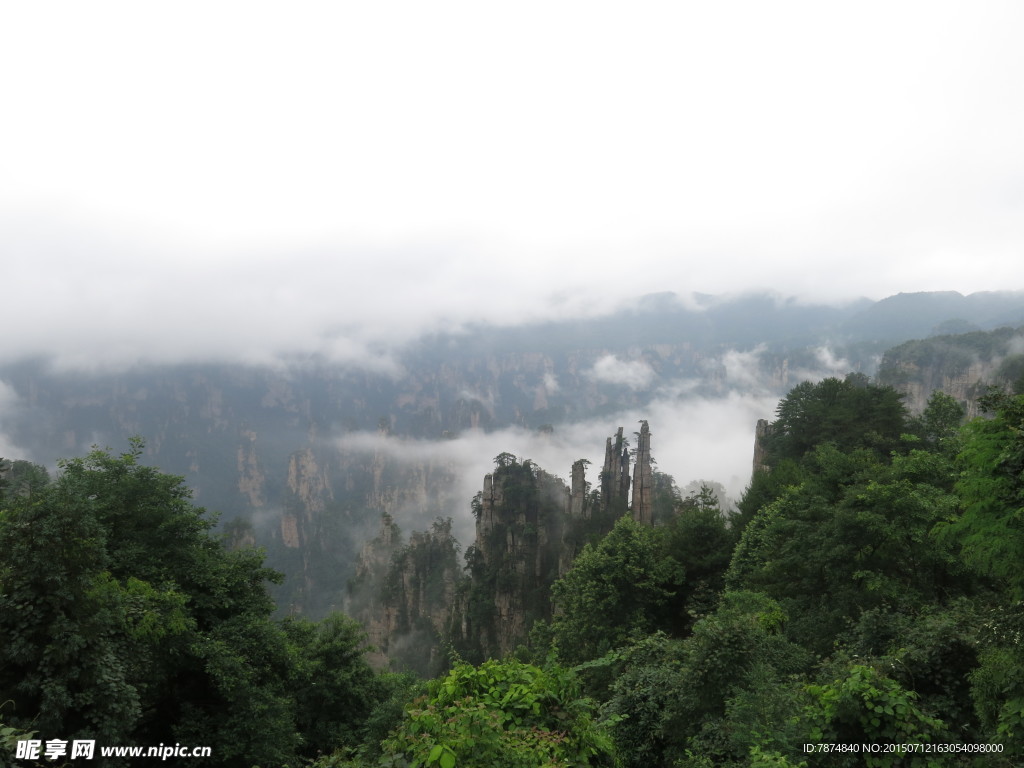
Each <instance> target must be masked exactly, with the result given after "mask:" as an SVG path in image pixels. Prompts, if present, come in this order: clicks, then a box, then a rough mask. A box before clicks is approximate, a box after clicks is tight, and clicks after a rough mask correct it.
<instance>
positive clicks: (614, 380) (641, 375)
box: [590, 355, 657, 391]
mask: <svg viewBox="0 0 1024 768" xmlns="http://www.w3.org/2000/svg"><path fill="white" fill-rule="evenodd" d="M590 375H591V376H592V377H593V378H595V379H596V380H598V381H603V382H605V383H606V384H615V385H617V386H622V387H629V388H630V389H632V390H633V391H638V390H642V389H648V388H650V386H651V383H652V382H653V381H654V379H655V377H656V376H657V374H656V373H655V372H654V369H653V368H651V366H649V365H648V364H647V363H645V362H644V361H643V360H620V359H619V358H618V357H616V356H615V355H604V356H602V357H600V358H598V359H597V361H596V362H595V363H594V367H593V368H591V369H590Z"/></svg>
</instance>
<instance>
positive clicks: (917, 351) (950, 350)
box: [878, 328, 1024, 418]
mask: <svg viewBox="0 0 1024 768" xmlns="http://www.w3.org/2000/svg"><path fill="white" fill-rule="evenodd" d="M1022 376H1024V328H999V329H996V330H994V331H988V332H982V331H975V332H972V333H964V334H957V335H948V336H935V337H932V338H929V339H921V340H917V341H909V342H906V343H904V344H900V345H899V346H897V347H894V348H892V349H890V350H889V351H888V352H886V353H885V356H884V357H883V359H882V363H881V365H880V366H879V370H878V381H879V383H880V384H886V385H888V386H891V387H893V388H895V389H896V390H897V391H899V392H902V393H903V395H904V403H905V404H906V406H907V408H908V410H910V412H911V413H914V414H920V413H921V412H922V411H924V408H925V406H926V405H927V403H928V398H929V397H931V394H932V392H935V391H936V390H938V391H941V392H944V393H946V394H947V395H949V396H950V397H952V398H954V399H956V400H957V401H959V402H960V403H961V404H962V405H964V406H965V408H966V409H967V417H968V418H974V417H975V416H978V415H979V412H978V407H977V402H976V399H977V398H978V396H979V395H982V394H984V392H985V390H986V389H987V388H988V387H989V386H996V387H1000V388H1002V389H1005V390H1007V391H1010V390H1011V389H1012V388H1013V387H1014V385H1015V384H1016V383H1017V382H1020V381H1024V379H1022Z"/></svg>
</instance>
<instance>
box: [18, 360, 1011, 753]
mask: <svg viewBox="0 0 1024 768" xmlns="http://www.w3.org/2000/svg"><path fill="white" fill-rule="evenodd" d="M976 407H977V409H978V411H979V412H981V413H982V416H980V417H978V418H975V419H973V420H970V421H967V422H966V423H964V422H965V412H966V409H965V405H964V404H963V403H960V402H958V401H957V400H955V399H953V398H952V397H949V396H948V395H945V394H943V393H942V392H936V393H934V394H933V395H932V396H931V398H930V399H929V400H928V403H927V407H926V408H925V409H924V411H923V413H921V414H920V415H919V416H911V415H910V413H909V412H908V411H907V409H906V408H905V406H904V404H903V402H902V399H901V396H900V394H899V393H898V392H897V391H896V390H894V389H892V388H890V387H888V386H884V385H880V384H878V383H875V382H873V381H871V380H870V379H868V378H867V377H866V376H863V375H860V374H852V375H849V376H847V377H846V378H844V379H839V378H828V379H825V380H823V381H820V382H817V383H811V382H805V383H802V384H800V385H798V386H796V387H795V388H793V389H792V390H791V391H790V392H789V394H788V395H787V396H786V397H785V398H783V399H782V401H781V402H780V404H779V406H778V409H777V412H776V418H775V420H774V421H772V422H771V424H770V425H768V426H767V428H766V429H765V430H764V431H763V434H764V439H763V445H762V446H761V448H762V455H761V461H760V469H759V470H758V471H757V472H755V474H754V476H753V478H752V481H751V483H750V485H749V487H748V489H747V491H746V493H745V494H744V496H743V498H742V499H741V500H740V502H739V505H738V510H736V511H735V512H734V513H731V514H727V511H726V510H723V509H721V508H720V504H719V501H718V499H717V497H716V496H715V495H714V494H713V493H712V492H711V490H710V489H708V488H705V489H702V490H701V491H699V492H696V493H693V494H690V495H688V496H685V497H683V496H681V495H680V494H679V493H678V492H677V491H675V490H674V488H673V485H672V483H671V480H670V478H667V476H663V475H659V477H660V478H661V479H660V481H659V483H657V484H656V492H655V494H654V498H655V499H656V500H657V504H656V509H655V512H654V513H653V514H650V515H647V514H646V513H645V515H643V516H639V515H637V510H635V509H628V508H623V505H622V503H621V500H618V499H617V500H616V501H615V503H609V500H608V499H607V498H604V499H603V498H602V496H603V495H604V496H607V495H608V494H609V493H610V489H611V488H613V484H610V483H605V482H602V484H601V487H600V488H594V489H586V491H587V494H586V498H585V499H584V500H583V502H584V504H585V507H581V509H583V508H585V509H589V510H590V513H589V514H587V515H582V516H580V517H578V518H573V519H567V520H565V521H563V522H562V523H561V524H560V525H561V528H559V531H560V539H559V542H553V541H551V540H550V539H545V538H544V537H542V536H540V535H539V531H540V530H541V529H543V528H544V526H542V525H539V522H540V521H541V520H542V519H543V518H544V517H545V516H548V517H550V516H551V515H553V514H555V512H553V511H552V507H551V503H550V499H551V498H553V497H552V495H551V494H545V493H541V492H540V491H541V490H542V489H543V488H545V487H548V486H551V484H552V480H551V476H549V475H547V473H545V472H544V471H543V470H541V469H540V468H538V467H536V466H535V465H533V463H532V462H529V461H528V460H525V459H520V458H518V457H515V456H511V455H510V454H502V455H500V456H499V457H497V459H496V467H495V472H494V475H493V476H492V479H491V483H492V494H493V488H494V486H495V484H498V485H500V487H501V488H502V492H503V493H504V496H505V498H506V501H507V500H508V499H507V497H509V496H511V497H512V500H511V502H509V503H514V504H515V505H518V506H517V507H516V508H517V509H522V510H524V511H523V513H522V517H521V525H522V527H521V529H519V530H518V532H515V531H511V530H506V529H502V530H500V531H499V530H497V529H495V528H487V529H486V530H487V535H489V536H492V537H496V538H497V539H500V540H501V541H505V542H512V541H513V540H514V541H516V542H519V541H523V542H525V543H524V544H522V546H520V545H519V544H518V543H517V544H516V545H515V547H514V548H513V547H512V546H511V544H510V545H509V546H508V547H507V548H506V549H507V551H510V552H511V551H515V552H518V553H520V554H522V552H524V551H530V552H533V553H534V554H532V555H530V559H529V562H530V563H531V564H532V566H531V567H533V568H535V573H536V574H537V575H538V576H539V577H540V581H538V580H537V579H529V578H526V575H525V574H524V572H523V571H522V569H521V568H519V567H518V566H517V567H510V568H507V569H506V568H502V561H496V560H494V559H493V558H488V557H487V556H486V554H482V553H481V552H480V551H479V550H477V549H476V548H470V550H469V551H467V552H466V553H465V557H464V560H465V563H466V565H465V569H460V568H458V567H455V568H453V563H454V559H455V555H456V552H455V546H454V545H453V544H452V543H451V539H450V529H446V527H445V521H443V520H440V521H439V522H438V524H437V525H436V526H435V528H434V530H433V531H432V532H431V534H429V535H421V536H419V537H417V538H416V539H415V540H414V541H412V542H410V544H408V545H405V546H402V547H399V548H397V549H396V550H395V553H394V555H393V557H394V558H395V559H396V561H401V559H402V558H405V559H406V560H408V561H409V562H413V561H416V562H419V561H421V560H422V559H423V558H426V559H428V560H429V559H430V558H431V557H433V555H431V554H430V553H431V552H435V553H437V552H439V553H440V555H439V556H438V562H439V563H440V564H441V567H442V571H443V572H446V573H453V572H454V573H455V574H456V575H455V576H453V577H452V579H453V581H451V583H450V584H448V585H446V582H445V580H444V579H440V580H435V582H434V586H433V587H432V589H433V590H434V592H435V593H436V594H437V595H438V596H440V598H441V599H449V597H448V595H456V597H453V598H451V599H452V600H453V602H455V603H456V604H458V605H461V606H463V609H464V615H462V616H461V617H460V618H458V619H457V620H455V621H452V622H451V623H450V625H449V630H450V631H449V632H448V633H447V635H445V636H443V637H442V638H441V640H442V642H443V645H442V647H443V651H444V652H443V654H441V655H440V656H439V657H438V658H436V659H435V660H434V661H435V666H436V668H433V669H430V670H428V671H427V674H428V675H430V679H427V680H424V679H423V677H422V676H420V675H416V674H413V673H411V672H409V671H402V670H396V671H387V672H380V671H375V670H374V669H373V668H372V667H371V666H370V664H369V663H368V661H367V651H368V650H369V649H368V647H367V641H366V636H365V633H364V631H363V629H362V627H361V626H360V625H359V624H358V623H357V622H355V621H354V620H353V619H350V618H348V617H346V616H344V615H341V614H332V615H329V616H327V617H326V618H324V619H321V620H320V621H317V622H312V621H308V620H304V619H300V618H294V617H291V618H279V617H277V616H275V614H274V605H273V603H272V601H271V599H270V597H269V596H268V591H267V589H268V585H270V584H273V583H274V582H276V581H279V580H280V578H281V576H280V575H279V574H278V573H276V572H274V571H272V570H270V569H268V568H266V567H265V566H264V563H263V556H262V554H261V553H260V552H259V551H258V550H254V549H248V548H245V547H239V546H229V545H228V539H229V537H227V536H224V535H215V533H214V519H213V517H212V516H211V515H210V514H208V513H207V512H206V511H205V510H204V509H202V508H200V507H197V506H195V505H194V504H193V502H192V500H191V497H190V492H189V491H188V489H187V487H186V486H185V484H184V482H183V481H182V479H181V478H180V477H176V476H172V475H167V474H163V473H161V472H160V471H158V470H156V469H154V468H152V467H149V466H146V465H145V464H144V463H143V462H142V461H141V458H142V456H143V447H142V444H141V441H135V442H134V443H133V444H132V447H131V449H130V450H129V451H127V452H125V453H123V454H121V455H112V454H111V453H110V452H108V451H103V450H98V449H97V450H94V451H92V452H91V453H89V454H88V455H86V456H84V457H82V458H73V459H68V460H65V461H63V462H62V463H61V465H60V468H59V471H58V473H57V476H56V477H54V478H51V477H50V476H49V475H48V473H47V472H46V471H45V470H44V469H42V468H41V467H37V466H35V465H32V464H29V463H27V462H23V461H12V462H4V472H3V474H2V478H3V487H2V489H0V493H2V497H0V498H2V504H0V764H8V763H10V764H12V765H32V764H40V765H44V764H45V765H60V764H62V762H68V761H69V759H70V756H69V755H68V754H67V753H66V752H65V753H61V752H59V751H58V752H57V753H56V754H55V755H54V758H55V759H52V760H48V759H45V755H44V754H43V753H40V754H39V755H38V760H33V759H17V758H16V757H14V754H15V750H16V748H17V743H18V742H19V741H21V742H22V743H24V742H25V740H26V739H37V740H39V741H40V742H42V744H43V746H44V748H45V746H47V745H48V744H49V743H50V742H52V740H57V739H59V740H67V741H68V743H69V744H70V741H71V740H74V739H95V740H96V741H97V743H98V744H100V745H117V744H122V745H124V744H127V745H157V744H160V745H164V744H176V745H188V746H209V747H211V752H212V754H211V756H209V757H206V758H203V759H200V760H195V759H192V760H185V759H181V760H180V761H179V762H178V763H177V764H181V765H185V764H197V765H218V766H238V767H239V768H248V767H249V766H262V767H263V768H268V767H269V766H275V767H280V766H301V765H315V766H351V767H355V766H371V765H387V766H433V765H438V766H441V767H442V768H455V767H457V766H465V767H469V766H542V765H544V766H586V765H591V766H598V765H605V766H629V767H632V766H652V765H653V766H658V765H663V766H679V767H682V766H686V767H688V768H696V767H698V766H701V767H703V766H737V767H738V766H760V767H766V766H780V767H781V766H792V767H794V768H795V767H796V766H847V765H849V766H857V765H869V766H898V765H920V766H930V765H938V766H947V765H948V766H971V765H986V766H992V765H995V766H1000V765H1002V766H1010V765H1016V764H1019V762H1020V761H1021V760H1024V651H1022V646H1021V632H1022V630H1024V612H1022V606H1024V602H1022V600H1024V570H1022V569H1021V567H1020V564H1021V562H1022V557H1024V523H1022V521H1021V515H1022V508H1024V506H1022V505H1024V388H1022V387H1021V382H1019V381H1018V383H1017V385H1016V388H1015V390H1014V392H1013V393H1010V392H1008V391H1005V390H1001V389H995V388H993V389H991V390H988V391H986V392H985V393H984V394H983V395H981V396H980V397H979V399H978V401H977V403H976ZM645 428H646V425H645ZM607 479H609V478H608V477H607V476H606V475H605V474H604V473H603V474H602V481H604V480H607ZM565 493H566V494H567V496H566V498H570V496H571V494H570V492H569V491H568V490H566V491H565ZM636 498H637V497H636V495H634V504H636ZM484 501H485V499H484V498H478V500H477V502H476V503H475V504H474V511H475V513H476V515H477V523H478V531H479V530H480V520H481V517H482V516H483V514H484V512H485V504H484ZM570 506H571V504H570ZM531 510H532V511H531ZM530 515H533V517H530ZM516 519H517V520H519V519H520V518H519V517H517V518H516ZM514 534H515V535H514ZM516 536H519V537H520V538H516ZM531 537H532V538H531ZM566 542H570V543H571V545H572V549H573V555H574V556H573V558H572V559H571V562H564V558H562V557H561V556H560V552H561V547H562V545H564V544H565V543H566ZM236 544H237V542H236ZM524 547H525V548H526V549H524ZM530 547H532V549H530ZM424 553H426V554H424ZM503 562H506V563H509V564H511V565H514V564H515V563H516V562H519V563H521V562H526V561H524V560H522V559H521V558H520V560H518V561H513V560H509V561H503ZM460 570H462V571H463V573H461V574H460V573H458V571H460ZM399 572H400V571H399ZM382 573H383V574H384V576H385V577H386V576H387V574H388V573H394V571H390V570H389V569H388V568H384V569H383V571H382ZM463 579H465V580H463ZM386 581H387V579H386V578H385V582H386ZM456 582H457V583H456ZM538 583H541V584H543V585H544V589H543V590H539V591H538V590H537V589H536V588H535V587H536V585H537V584H538ZM527 585H533V586H534V591H532V592H528V593H527V592H522V590H523V589H525V588H526V586H527ZM389 588H390V589H392V590H395V589H399V588H400V584H398V583H394V582H393V583H390V586H389ZM449 588H450V589H453V590H454V592H451V593H448V592H446V589H449ZM502 590H504V592H505V593H510V594H511V593H515V594H518V595H519V597H518V599H519V600H520V602H521V603H522V604H523V605H524V606H526V609H527V610H526V611H525V613H523V615H525V616H527V617H528V625H529V626H526V627H525V628H524V629H525V632H524V635H523V637H522V641H521V642H518V643H517V644H516V647H515V648H511V649H503V652H502V653H501V654H495V653H493V648H494V647H500V646H501V643H500V642H498V641H499V638H498V637H489V635H488V634H487V633H486V632H479V631H476V632H474V631H473V628H474V626H476V627H480V626H483V625H485V624H486V622H485V619H486V616H487V614H488V612H491V613H493V611H494V610H495V603H494V596H495V595H496V594H499V593H501V592H502ZM487 626H494V625H493V624H492V625H487ZM488 638H489V639H488ZM489 643H490V644H489ZM892 745H896V747H895V748H894V747H893V746H892ZM873 750H876V751H873ZM103 761H105V762H104V764H106V765H120V764H124V765H128V764H131V763H130V761H128V760H127V759H122V758H116V757H105V758H103ZM171 762H172V763H173V762H174V761H171Z"/></svg>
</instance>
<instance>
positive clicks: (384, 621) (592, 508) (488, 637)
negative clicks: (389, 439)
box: [350, 422, 675, 670]
mask: <svg viewBox="0 0 1024 768" xmlns="http://www.w3.org/2000/svg"><path fill="white" fill-rule="evenodd" d="M638 442H639V448H638V452H637V462H636V465H635V476H636V478H637V479H636V481H635V482H634V483H633V488H634V493H633V497H632V503H633V508H634V511H633V514H634V517H636V518H637V519H639V520H641V521H643V522H645V523H646V524H649V525H650V524H653V516H654V507H655V504H656V501H657V499H655V496H656V495H657V490H656V489H655V480H656V478H655V476H654V473H653V472H652V468H651V467H652V460H651V452H650V443H651V441H650V430H649V428H648V426H647V422H642V427H641V432H640V435H639V440H638ZM586 465H587V462H586V461H584V460H580V461H577V462H575V463H574V464H573V466H572V471H571V484H570V485H568V486H567V485H566V484H565V482H564V481H563V480H562V479H561V478H559V477H556V476H554V475H552V474H550V473H548V472H546V471H544V470H543V469H541V468H539V467H537V466H536V465H535V464H533V463H532V462H531V461H529V460H520V459H519V458H518V457H516V456H513V455H512V454H508V453H503V454H501V455H499V456H498V457H497V459H496V467H495V471H494V472H492V473H490V474H487V475H486V476H485V477H484V480H483V488H482V490H481V491H480V492H479V493H478V494H477V496H476V498H475V499H474V500H473V504H472V507H473V513H474V517H475V522H476V529H475V540H474V542H473V544H472V546H470V547H469V548H468V549H467V552H466V557H465V561H466V567H465V571H466V572H467V573H466V575H462V574H461V572H460V571H459V569H458V568H457V567H456V564H455V554H454V553H455V551H456V548H457V545H456V544H455V543H454V539H453V538H452V537H451V521H450V520H448V521H446V522H445V521H441V520H439V521H438V522H436V523H435V524H434V527H433V529H432V530H431V531H430V532H429V533H426V534H423V533H414V534H412V536H411V537H410V540H409V542H408V543H407V544H402V543H401V540H400V537H399V536H398V534H397V528H396V526H394V524H393V522H392V521H391V518H390V517H388V516H385V517H384V519H383V520H384V522H383V523H382V527H381V531H380V533H379V534H378V535H377V537H376V538H374V539H373V540H372V541H370V542H368V543H367V544H366V545H364V546H363V548H362V550H361V552H360V556H359V563H358V566H357V575H356V577H355V578H354V579H353V581H352V583H351V585H350V594H351V602H350V605H351V609H350V610H351V612H352V613H353V615H356V616H357V617H358V618H360V619H361V620H362V621H363V622H364V623H365V624H366V626H367V629H368V632H369V634H370V638H371V641H372V642H373V644H374V645H375V646H376V647H377V648H379V649H380V651H381V656H380V657H379V661H381V662H383V660H384V659H385V658H388V659H390V660H392V661H395V662H397V663H399V664H404V665H406V666H415V667H417V668H419V669H421V670H423V669H425V668H426V667H425V666H424V665H426V666H431V665H433V664H435V663H436V662H437V661H438V660H439V659H440V648H442V647H443V646H445V645H447V644H450V645H452V646H454V647H455V648H456V649H457V650H458V651H459V652H460V653H461V654H462V655H463V656H464V657H465V658H468V659H482V658H486V657H492V656H503V655H505V654H508V653H510V652H512V651H514V650H515V648H516V647H517V646H518V645H520V644H521V643H523V642H524V641H525V640H526V638H527V635H528V634H529V631H530V628H531V626H532V625H533V623H534V622H535V621H537V620H539V619H545V620H549V619H551V617H552V614H553V612H554V606H553V605H552V602H551V597H550V590H551V586H552V584H553V583H554V581H555V580H556V579H557V578H558V577H559V576H561V575H562V574H564V573H565V572H566V571H567V570H568V569H569V568H570V567H571V565H572V561H573V560H574V559H575V557H576V555H577V554H578V553H579V552H580V550H581V549H582V548H583V546H584V544H585V543H586V542H587V541H588V540H593V539H595V538H597V537H600V536H602V535H604V534H605V533H606V532H607V531H608V530H610V529H611V527H612V526H613V525H614V523H615V520H616V519H617V518H618V517H620V516H621V515H622V514H628V513H629V507H628V504H627V502H628V501H629V499H628V498H626V494H627V493H628V489H629V487H630V477H629V474H630V465H631V462H630V453H629V447H628V445H627V444H626V442H625V440H624V439H623V436H622V428H619V429H618V431H617V433H616V435H615V437H614V439H613V438H609V439H608V443H607V451H606V457H605V464H604V466H605V467H612V468H613V469H614V471H613V472H610V473H609V472H608V471H607V470H603V471H602V473H601V475H602V482H603V483H604V488H605V491H604V493H610V494H612V496H611V499H608V498H606V497H605V496H604V493H602V492H601V491H598V492H594V493H591V492H590V490H589V484H588V482H587V479H586ZM637 489H639V491H638V490H637ZM645 489H646V490H645ZM663 490H664V491H665V493H666V494H667V497H668V498H675V496H674V495H673V489H671V488H667V489H663ZM610 502H611V503H610ZM413 646H414V647H415V652H411V653H410V652H409V649H410V648H411V647H413ZM425 658H428V659H429V660H432V661H429V660H428V661H426V662H425V661H424V659H425Z"/></svg>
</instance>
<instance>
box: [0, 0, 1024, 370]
mask: <svg viewBox="0 0 1024 768" xmlns="http://www.w3.org/2000/svg"><path fill="white" fill-rule="evenodd" d="M1022 37H1024V4H1021V3H1019V2H969V3H968V2H959V3H949V2H940V1H939V2H937V1H936V0H928V2H892V1H891V0H887V1H886V2H857V3H822V2H815V1H809V2H761V1H756V2H699V3H698V2H664V3H661V2H653V3H644V2H632V3H628V4H626V3H600V2H586V3H583V2H552V1H551V0H545V2H524V1H522V0H520V1H519V2H515V3H502V4H497V3H482V2H479V1H478V0H477V1H469V2H461V3H459V2H444V1H443V0H441V1H440V2H431V3H423V2H417V3H413V2H409V3H395V2H371V3H356V2H330V3H327V2H322V3H321V2H305V3H283V2H281V3H260V2H251V1H249V2H244V3H243V2H209V1H208V0H204V2H181V1H179V2H174V3H139V2H102V1H98V2H89V3H79V2H75V3H72V2H67V3H61V2H45V1H40V2H32V3H5V4H4V5H3V9H2V10H0V73H2V74H0V110H2V119H0V255H2V258H3V300H2V303H0V321H2V322H3V326H4V329H5V331H6V337H5V343H4V345H3V351H2V352H0V359H10V358H12V357H15V356H17V355H20V354H24V353H27V352H32V351H49V352H53V353H59V354H60V355H62V357H63V359H65V360H66V361H68V362H72V363H75V362H80V363H90V362H95V361H97V360H114V361H131V360H134V359H166V360H172V359H180V358H184V357H196V356H199V357H204V356H207V357H217V356H233V357H238V356H241V357H245V358H246V359H271V358H273V357H274V355H276V354H278V353H280V352H282V351H284V350H287V349H298V350H301V351H322V352H325V353H327V354H331V355H333V356H335V357H337V358H339V359H360V360H365V359H370V360H371V361H377V362H371V364H379V365H382V366H384V365H387V362H386V360H384V359H383V358H380V356H379V354H378V353H379V349H378V347H377V345H378V344H380V343H386V342H388V341H393V340H397V339H403V338H407V337H408V335H409V334H411V333H415V332H417V331H418V330H423V329H432V328H436V327H439V326H440V327H443V326H445V325H451V324H456V323H459V322H464V321H466V320H469V319H483V320H490V321H495V322H516V321H519V320H523V319H535V318H538V317H543V316H546V315H550V314H572V313H577V312H594V311H598V310H600V309H605V308H611V307H612V306H614V305H615V304H616V303H617V302H620V301H623V300H625V299H627V298H629V297H631V296H635V295H638V294H642V293H646V292H652V291H665V290H672V291H676V292H680V293H685V292H689V291H700V292H706V293H722V292H736V291H747V290H756V289H770V290H774V291H777V292H779V293H782V294H784V295H797V296H804V297H818V298H821V299H826V300H835V299H843V298H852V297H855V296H859V295H866V296H869V297H872V298H882V297H884V296H886V295H890V294H893V293H897V292H899V291H915V290H942V289H945V290H958V291H961V292H963V293H968V292H972V291H976V290H993V289H1024V270H1022V268H1021V266H1020V264H1021V263H1022V259H1021V256H1022V252H1024V226H1022V224H1021V222H1024V141H1022V140H1021V137H1022V136H1024V86H1022V82H1024V80H1022V76H1024V45H1021V43H1020V41H1021V39H1022ZM367 356H369V357H367Z"/></svg>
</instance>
